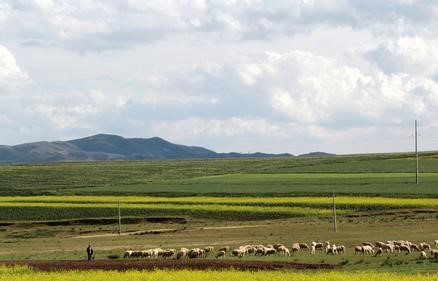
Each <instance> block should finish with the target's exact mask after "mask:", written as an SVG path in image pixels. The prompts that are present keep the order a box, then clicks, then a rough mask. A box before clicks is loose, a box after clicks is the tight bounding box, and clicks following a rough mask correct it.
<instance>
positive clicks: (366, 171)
mask: <svg viewBox="0 0 438 281" xmlns="http://www.w3.org/2000/svg"><path fill="white" fill-rule="evenodd" d="M413 171H415V160H414V159H413V158H412V155H410V154H375V155H374V154H371V155H355V156H336V157H322V158H298V157H287V158H270V159H257V158H241V159H208V160H167V161H112V162H79V163H56V164H32V165H0V195H1V194H2V195H20V194H22V195H38V194H56V195H63V194H68V195H103V194H105V195H154V196H159V195H164V196H190V195H208V196H230V195H233V196H245V195H250V196H284V195H292V196H297V195H328V194H331V193H332V192H333V191H336V193H338V194H344V195H353V194H358V195H369V196H378V195H382V196H395V197H400V196H403V197H438V189H437V188H436V182H437V179H438V155H437V154H435V153H423V154H422V156H421V159H420V171H421V172H422V174H421V185H416V184H415V174H414V173H413Z"/></svg>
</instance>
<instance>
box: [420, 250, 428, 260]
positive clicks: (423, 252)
mask: <svg viewBox="0 0 438 281" xmlns="http://www.w3.org/2000/svg"><path fill="white" fill-rule="evenodd" d="M420 259H422V260H425V259H427V255H426V252H425V251H421V252H420Z"/></svg>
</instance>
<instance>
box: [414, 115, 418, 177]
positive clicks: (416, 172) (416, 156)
mask: <svg viewBox="0 0 438 281" xmlns="http://www.w3.org/2000/svg"><path fill="white" fill-rule="evenodd" d="M417 126H418V122H417V120H415V161H416V170H415V184H418V182H419V169H418V132H417V131H418V130H417Z"/></svg>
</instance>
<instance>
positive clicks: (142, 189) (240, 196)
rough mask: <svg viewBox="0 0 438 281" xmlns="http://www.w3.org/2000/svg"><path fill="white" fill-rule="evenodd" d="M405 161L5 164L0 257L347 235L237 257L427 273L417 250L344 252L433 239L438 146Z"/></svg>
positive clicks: (396, 157) (394, 157)
mask: <svg viewBox="0 0 438 281" xmlns="http://www.w3.org/2000/svg"><path fill="white" fill-rule="evenodd" d="M413 171H415V159H414V158H413V157H412V154H372V155H347V156H334V157H315V158H298V157H288V158H267V159H262V158H259V159H258V158H239V159H211V160H177V161H176V160H175V161H172V160H166V161H111V162H78V163H56V164H32V165H2V166H0V187H1V188H0V194H1V197H0V210H1V212H0V239H1V240H0V241H1V249H0V259H1V260H3V261H10V260H71V259H76V260H77V259H83V258H84V256H85V255H84V253H85V247H86V246H87V245H88V243H91V244H92V245H93V246H94V248H95V251H96V259H103V260H105V259H108V257H113V258H114V257H119V258H121V257H122V256H123V253H124V251H125V250H127V249H139V250H140V249H147V248H154V247H161V248H180V247H187V248H192V247H205V246H214V247H215V248H216V249H217V248H218V247H221V246H225V245H227V246H230V247H237V246H239V245H244V244H274V243H283V244H285V245H286V246H288V247H290V246H291V245H292V243H294V242H307V243H310V242H311V241H330V242H332V243H336V244H337V245H345V246H346V247H347V251H346V253H344V254H339V255H335V256H331V255H327V254H325V253H324V252H317V254H316V255H310V254H309V253H308V252H304V251H302V252H299V253H296V254H294V255H292V256H291V257H288V256H280V255H274V256H271V257H254V256H248V257H243V258H242V260H267V261H270V260H271V261H290V262H299V263H309V264H315V263H327V264H333V265H337V266H339V270H345V271H357V270H360V271H363V270H370V269H372V270H375V271H404V272H411V273H412V272H435V268H436V265H437V263H436V260H435V259H427V260H421V259H419V253H417V252H414V253H411V254H409V255H405V254H403V253H393V254H387V253H385V254H383V255H382V256H378V257H373V256H366V255H356V254H355V253H354V251H353V248H354V246H356V245H359V244H361V243H362V242H364V241H371V242H374V241H386V240H398V239H403V240H410V241H413V242H416V243H418V242H423V241H424V242H427V243H429V244H432V245H433V246H434V240H436V239H438V225H437V223H436V221H437V218H438V188H437V184H438V154H436V153H433V152H430V153H423V154H422V155H421V158H420V171H421V174H420V184H415V173H414V172H413ZM333 192H335V193H336V199H335V202H336V207H337V219H338V221H337V222H338V232H336V233H335V232H334V231H333V221H332V204H333V198H332V194H333ZM119 202H120V210H121V214H122V235H120V236H119V235H118V206H119ZM43 245H44V246H43ZM208 258H209V259H210V258H214V254H212V255H210V256H209V257H208ZM226 259H237V258H235V257H230V256H227V257H226Z"/></svg>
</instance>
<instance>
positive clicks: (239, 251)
mask: <svg viewBox="0 0 438 281" xmlns="http://www.w3.org/2000/svg"><path fill="white" fill-rule="evenodd" d="M435 246H438V240H435ZM213 251H214V247H212V246H208V247H205V248H202V249H201V248H193V249H187V248H181V249H179V250H175V249H161V248H154V249H149V250H141V251H134V250H127V251H126V252H125V254H124V258H165V259H166V258H176V259H182V258H189V259H194V258H206V257H207V256H208V255H209V254H210V253H212V252H213ZM300 251H308V252H309V253H310V254H312V255H313V254H315V253H316V251H321V252H325V253H326V254H327V255H330V254H331V255H337V254H340V253H345V251H346V247H345V246H344V245H335V244H331V243H330V242H328V241H326V242H324V243H323V242H312V243H310V246H309V245H308V244H307V243H293V244H292V247H291V248H287V247H286V246H284V245H283V244H273V245H243V246H240V247H238V248H235V249H231V250H230V247H228V246H225V247H222V248H219V249H218V251H217V253H216V255H215V257H216V258H224V257H225V256H226V255H227V253H229V255H230V256H232V257H239V258H242V257H244V256H249V255H254V256H272V255H276V254H278V255H285V256H290V255H291V253H292V254H293V253H298V252H300ZM414 251H416V252H419V253H420V258H424V259H426V258H428V255H427V253H430V256H431V257H434V258H438V250H434V249H432V247H431V246H430V244H427V243H425V242H421V243H419V244H415V243H412V242H409V241H405V240H395V241H386V242H381V241H377V242H375V243H374V244H373V243H370V242H364V243H362V245H359V246H356V247H355V248H354V252H355V254H363V255H365V254H368V255H374V256H379V255H382V254H384V253H394V252H399V253H400V252H405V253H406V254H410V253H411V252H414Z"/></svg>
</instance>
